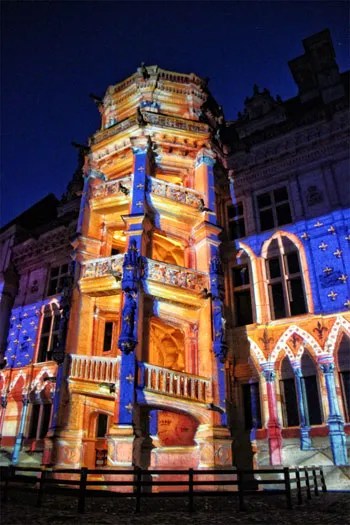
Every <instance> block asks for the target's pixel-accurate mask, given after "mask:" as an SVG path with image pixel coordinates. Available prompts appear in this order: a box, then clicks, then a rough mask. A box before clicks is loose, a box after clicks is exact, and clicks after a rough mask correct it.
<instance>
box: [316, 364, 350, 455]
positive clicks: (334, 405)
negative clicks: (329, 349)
mask: <svg viewBox="0 0 350 525" xmlns="http://www.w3.org/2000/svg"><path fill="white" fill-rule="evenodd" d="M318 364H319V366H320V369H321V371H322V372H323V374H324V377H325V380H326V388H327V397H328V406H329V416H328V420H327V425H328V427H329V440H330V443H331V449H332V454H333V461H334V464H335V465H346V464H347V463H348V457H347V450H346V436H345V432H344V420H343V418H342V416H341V414H340V410H339V404H338V398H337V393H336V389H335V380H334V361H333V357H328V356H326V357H320V358H319V360H318Z"/></svg>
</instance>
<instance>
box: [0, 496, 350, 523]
mask: <svg viewBox="0 0 350 525" xmlns="http://www.w3.org/2000/svg"><path fill="white" fill-rule="evenodd" d="M246 503H247V511H245V512H239V510H238V499H237V497H236V496H234V497H229V496H228V497H215V498H213V497H211V498H210V497H198V498H196V499H195V509H196V510H195V512H194V513H193V514H191V513H189V512H188V500H187V498H186V497H185V496H184V497H177V498H168V497H163V498H159V497H154V498H153V497H152V498H147V499H144V500H143V501H142V502H141V512H140V513H139V514H135V511H134V508H135V502H134V499H133V498H125V497H124V498H117V497H114V498H113V496H107V497H103V498H101V497H89V498H87V499H86V510H85V514H78V512H77V500H76V498H75V497H70V496H65V495H52V494H47V495H45V498H44V501H43V505H42V507H41V508H37V507H36V506H35V504H36V493H35V492H33V491H31V490H30V489H28V490H26V491H23V489H22V490H19V489H17V488H11V490H10V492H9V497H8V501H7V503H2V505H1V525H22V524H23V525H31V524H33V525H34V524H35V525H47V524H48V525H61V524H65V525H70V524H77V525H80V524H82V525H112V524H113V525H124V524H135V525H138V524H140V525H141V524H142V525H162V524H163V525H177V522H178V521H179V520H180V521H181V525H182V524H186V523H188V524H190V523H191V524H194V525H200V524H205V525H209V524H210V525H212V524H213V525H229V524H231V523H232V524H235V523H245V524H255V523H268V524H270V525H275V524H276V525H277V524H282V525H284V524H285V525H292V524H298V525H313V524H317V525H319V524H322V525H329V524H337V525H338V524H339V525H345V524H346V523H350V521H349V519H350V492H349V493H344V492H336V493H335V492H331V493H327V494H321V495H320V496H319V497H313V498H312V500H309V501H305V502H304V503H303V504H302V505H297V503H296V498H295V495H293V509H292V510H290V509H287V508H286V501H285V498H284V496H280V495H267V496H264V497H263V496H262V495H259V496H256V495H254V496H247V497H246Z"/></svg>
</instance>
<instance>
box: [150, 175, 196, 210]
mask: <svg viewBox="0 0 350 525" xmlns="http://www.w3.org/2000/svg"><path fill="white" fill-rule="evenodd" d="M147 180H148V184H147V188H148V191H149V192H150V193H153V194H154V195H159V196H161V197H165V198H167V199H171V200H174V201H176V202H180V203H181V204H187V205H188V206H192V207H194V208H197V209H201V207H202V206H203V203H204V196H203V194H201V193H199V192H197V191H195V190H191V189H189V188H185V187H183V186H179V185H178V184H172V183H170V182H165V181H163V180H160V179H155V178H154V177H147Z"/></svg>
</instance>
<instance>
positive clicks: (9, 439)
mask: <svg viewBox="0 0 350 525" xmlns="http://www.w3.org/2000/svg"><path fill="white" fill-rule="evenodd" d="M81 161H82V159H81ZM82 183H83V179H82V166H81V162H80V166H79V167H78V169H77V172H76V173H75V175H74V177H73V179H72V181H71V182H70V184H69V185H68V188H67V192H66V193H65V195H64V196H63V198H62V199H61V200H60V201H58V200H57V199H56V198H55V197H54V196H53V195H52V194H50V195H48V196H47V197H45V198H44V199H42V200H41V201H39V202H38V203H36V204H35V205H34V206H32V207H31V208H30V209H29V210H27V211H26V212H24V213H23V214H22V215H20V216H19V217H17V218H16V219H15V220H14V221H13V222H12V223H10V224H8V225H7V226H5V227H4V228H2V230H1V231H0V245H1V250H0V251H1V294H0V323H1V347H2V348H1V350H2V351H1V364H2V368H3V370H2V371H1V373H0V395H1V415H0V438H1V450H2V453H3V454H2V460H4V458H6V460H10V461H11V462H12V463H14V464H17V463H18V462H21V463H23V462H24V463H26V462H27V461H30V462H32V461H34V462H41V461H42V459H43V454H44V449H45V448H47V443H48V442H49V441H50V440H49V436H50V435H52V433H53V432H54V429H55V425H56V416H55V408H56V409H57V406H58V402H59V399H58V397H57V394H55V392H57V391H59V388H57V386H58V385H59V381H60V377H61V376H62V364H61V363H62V362H63V360H64V356H65V338H66V331H67V323H68V313H69V303H70V295H71V285H72V280H73V267H72V264H71V250H72V249H71V243H70V240H71V237H72V235H74V234H75V231H76V225H77V218H78V213H79V205H80V197H79V195H78V193H79V188H80V189H81V187H82ZM6 336H7V337H6ZM45 441H46V443H45Z"/></svg>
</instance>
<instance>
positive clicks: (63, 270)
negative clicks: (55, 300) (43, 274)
mask: <svg viewBox="0 0 350 525" xmlns="http://www.w3.org/2000/svg"><path fill="white" fill-rule="evenodd" d="M68 274H69V267H68V264H62V265H61V266H54V267H53V268H51V270H50V276H49V283H48V287H47V295H55V294H57V293H60V292H61V291H62V288H63V286H64V280H65V277H67V276H68Z"/></svg>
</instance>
